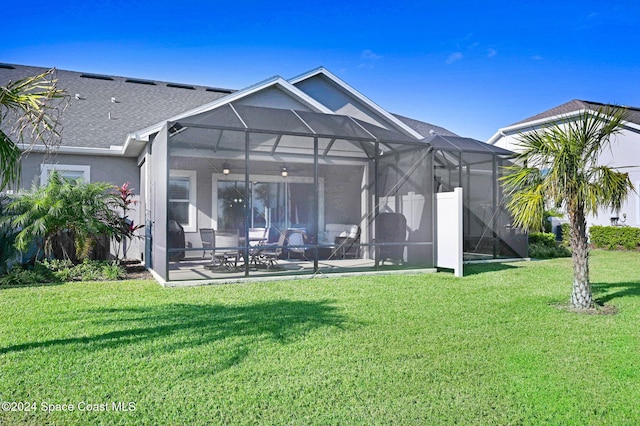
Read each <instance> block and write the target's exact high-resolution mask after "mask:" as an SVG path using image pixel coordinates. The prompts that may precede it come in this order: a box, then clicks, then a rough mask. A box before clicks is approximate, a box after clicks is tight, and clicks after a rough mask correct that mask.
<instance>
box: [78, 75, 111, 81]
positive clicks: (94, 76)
mask: <svg viewBox="0 0 640 426" xmlns="http://www.w3.org/2000/svg"><path fill="white" fill-rule="evenodd" d="M80 77H84V78H93V79H95V80H111V81H113V78H111V77H109V76H108V75H100V74H80Z"/></svg>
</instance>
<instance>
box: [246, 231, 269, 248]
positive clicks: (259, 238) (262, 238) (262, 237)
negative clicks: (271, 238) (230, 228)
mask: <svg viewBox="0 0 640 426" xmlns="http://www.w3.org/2000/svg"><path fill="white" fill-rule="evenodd" d="M268 231H269V229H268V228H249V246H260V245H264V244H266V242H267V238H268V234H267V232H268Z"/></svg>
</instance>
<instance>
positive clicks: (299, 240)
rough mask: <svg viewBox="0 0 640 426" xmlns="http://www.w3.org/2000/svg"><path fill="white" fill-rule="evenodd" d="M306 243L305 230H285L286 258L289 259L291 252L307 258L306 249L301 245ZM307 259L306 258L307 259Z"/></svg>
mask: <svg viewBox="0 0 640 426" xmlns="http://www.w3.org/2000/svg"><path fill="white" fill-rule="evenodd" d="M305 244H306V236H305V232H304V231H303V230H302V229H288V230H287V259H291V253H295V254H297V255H299V256H300V257H301V258H303V259H307V255H306V253H305V251H306V249H305V248H304V247H302V246H304V245H305ZM307 260H308V259H307Z"/></svg>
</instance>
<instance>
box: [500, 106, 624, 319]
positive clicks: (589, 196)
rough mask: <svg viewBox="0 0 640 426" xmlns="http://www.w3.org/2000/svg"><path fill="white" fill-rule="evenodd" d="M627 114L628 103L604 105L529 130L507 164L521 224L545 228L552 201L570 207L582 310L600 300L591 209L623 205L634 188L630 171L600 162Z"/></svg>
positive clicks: (576, 299)
mask: <svg viewBox="0 0 640 426" xmlns="http://www.w3.org/2000/svg"><path fill="white" fill-rule="evenodd" d="M625 117H626V110H624V109H622V108H616V107H602V108H600V109H598V110H596V111H585V112H582V113H580V114H579V115H578V116H577V117H575V118H569V117H565V118H564V119H562V120H560V121H558V122H555V123H553V124H551V125H550V126H549V127H547V128H544V129H542V130H533V131H531V132H528V133H523V134H521V135H520V137H519V148H520V151H519V153H518V154H517V156H516V161H515V164H514V165H512V166H508V167H506V175H505V176H504V177H503V178H502V181H503V183H504V184H505V192H506V194H507V195H508V196H509V197H510V200H509V202H508V204H507V208H508V209H509V211H510V212H511V214H512V215H513V217H514V224H515V225H516V226H520V227H522V228H524V229H525V230H529V229H535V228H539V227H540V226H541V225H542V220H543V212H544V208H545V205H546V204H547V203H551V204H552V207H560V208H562V209H563V210H564V211H565V212H566V213H567V215H568V217H569V225H570V229H571V232H570V241H571V249H572V251H573V254H572V256H573V287H572V292H571V305H572V307H573V308H576V309H580V310H582V309H588V308H591V307H593V304H594V302H593V295H592V292H591V284H590V282H589V247H588V239H587V223H586V214H597V211H598V209H600V208H605V207H608V208H611V209H612V210H618V209H619V208H620V205H621V204H622V202H623V201H624V200H625V198H626V197H627V194H628V192H629V191H633V190H634V188H633V184H632V183H631V180H630V179H629V175H628V173H623V172H620V171H618V170H617V169H615V168H611V167H608V166H605V165H601V164H599V162H598V161H599V156H600V154H601V153H602V152H603V150H605V149H607V148H608V147H609V146H610V144H611V139H612V137H613V136H614V135H616V134H618V133H619V132H620V131H621V130H622V125H623V122H624V120H625Z"/></svg>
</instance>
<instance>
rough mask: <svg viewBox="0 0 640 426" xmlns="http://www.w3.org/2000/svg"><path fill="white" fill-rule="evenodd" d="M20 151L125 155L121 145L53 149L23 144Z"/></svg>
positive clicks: (62, 146) (58, 147) (59, 147)
mask: <svg viewBox="0 0 640 426" xmlns="http://www.w3.org/2000/svg"><path fill="white" fill-rule="evenodd" d="M20 150H22V151H29V152H51V151H55V152H56V153H59V154H79V155H110V156H121V155H123V154H124V152H125V150H124V147H122V146H120V145H111V147H110V148H91V147H84V146H64V145H61V146H57V147H55V148H51V147H49V146H45V145H29V144H21V145H20Z"/></svg>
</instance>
